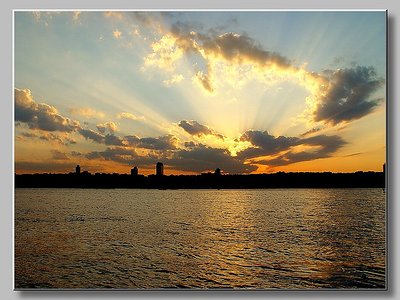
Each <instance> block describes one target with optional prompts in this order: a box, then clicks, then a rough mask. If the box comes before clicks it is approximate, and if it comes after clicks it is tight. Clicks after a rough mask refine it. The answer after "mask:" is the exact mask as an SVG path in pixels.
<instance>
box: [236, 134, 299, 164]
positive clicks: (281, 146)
mask: <svg viewBox="0 0 400 300" xmlns="http://www.w3.org/2000/svg"><path fill="white" fill-rule="evenodd" d="M240 140H241V141H247V142H250V143H251V144H252V145H253V146H254V147H250V148H247V149H245V150H243V151H240V152H238V154H237V155H238V157H240V158H253V157H258V156H263V155H271V154H274V153H278V152H280V151H282V150H286V149H289V148H290V147H291V146H294V145H297V144H298V142H299V139H298V138H296V137H285V136H279V137H274V136H273V135H270V134H269V133H268V131H264V132H262V131H254V130H249V131H246V132H245V133H244V134H243V135H242V136H241V138H240Z"/></svg>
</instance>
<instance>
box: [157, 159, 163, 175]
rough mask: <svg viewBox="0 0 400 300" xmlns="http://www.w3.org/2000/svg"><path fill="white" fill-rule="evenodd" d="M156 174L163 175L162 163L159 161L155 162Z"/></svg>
mask: <svg viewBox="0 0 400 300" xmlns="http://www.w3.org/2000/svg"><path fill="white" fill-rule="evenodd" d="M156 175H157V176H163V175H164V165H163V163H161V162H158V163H157V164H156Z"/></svg>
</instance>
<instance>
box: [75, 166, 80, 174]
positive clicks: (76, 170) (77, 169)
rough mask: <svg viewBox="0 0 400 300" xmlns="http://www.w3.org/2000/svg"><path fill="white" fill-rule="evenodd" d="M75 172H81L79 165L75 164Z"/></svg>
mask: <svg viewBox="0 0 400 300" xmlns="http://www.w3.org/2000/svg"><path fill="white" fill-rule="evenodd" d="M75 173H76V174H78V175H79V174H81V167H80V166H79V165H77V166H76V168H75Z"/></svg>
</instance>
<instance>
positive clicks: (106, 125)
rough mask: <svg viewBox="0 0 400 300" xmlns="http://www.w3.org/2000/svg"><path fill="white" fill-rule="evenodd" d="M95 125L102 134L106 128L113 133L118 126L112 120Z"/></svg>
mask: <svg viewBox="0 0 400 300" xmlns="http://www.w3.org/2000/svg"><path fill="white" fill-rule="evenodd" d="M96 127H97V130H98V131H99V132H100V133H102V134H104V133H105V132H106V130H108V131H109V132H110V133H113V132H114V131H116V130H117V128H118V127H117V124H115V123H114V122H111V121H110V122H106V123H103V124H97V125H96Z"/></svg>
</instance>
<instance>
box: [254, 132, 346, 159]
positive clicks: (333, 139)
mask: <svg viewBox="0 0 400 300" xmlns="http://www.w3.org/2000/svg"><path fill="white" fill-rule="evenodd" d="M345 144H346V142H345V141H344V140H343V139H342V138H341V137H339V136H335V135H334V136H327V135H319V136H314V137H310V138H307V139H302V140H299V145H309V146H316V147H317V149H315V150H306V151H301V152H294V151H288V152H287V153H285V154H283V155H281V156H278V157H277V158H274V159H271V160H266V161H261V162H260V163H262V164H266V165H269V166H284V165H288V164H292V163H296V162H301V161H309V160H315V159H319V158H326V157H330V156H331V155H332V154H333V153H335V152H336V151H337V150H339V149H340V148H341V147H342V146H344V145H345Z"/></svg>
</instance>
